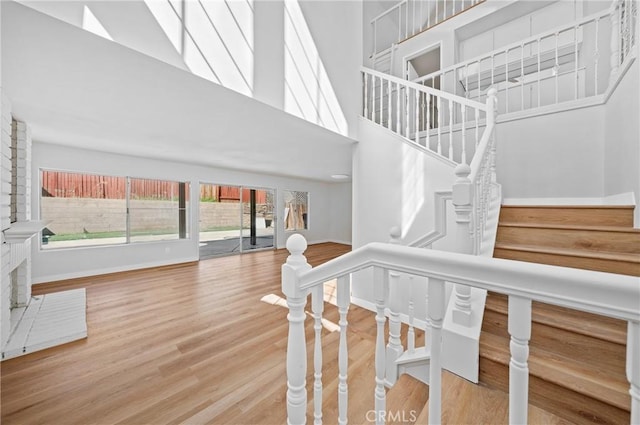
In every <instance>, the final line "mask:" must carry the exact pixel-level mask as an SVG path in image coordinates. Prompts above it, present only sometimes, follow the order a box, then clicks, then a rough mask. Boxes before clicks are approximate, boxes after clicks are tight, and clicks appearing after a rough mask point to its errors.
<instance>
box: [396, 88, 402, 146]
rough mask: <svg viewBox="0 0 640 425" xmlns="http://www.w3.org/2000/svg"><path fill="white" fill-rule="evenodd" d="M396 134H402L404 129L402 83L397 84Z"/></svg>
mask: <svg viewBox="0 0 640 425" xmlns="http://www.w3.org/2000/svg"><path fill="white" fill-rule="evenodd" d="M396 104H397V107H396V133H398V134H402V127H400V122H401V121H400V83H396Z"/></svg>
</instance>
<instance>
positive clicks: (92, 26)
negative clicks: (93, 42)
mask: <svg viewBox="0 0 640 425" xmlns="http://www.w3.org/2000/svg"><path fill="white" fill-rule="evenodd" d="M82 28H83V29H84V30H86V31H89V32H92V33H94V34H96V35H99V36H100V37H103V38H106V39H107V40H111V41H113V38H111V35H109V32H108V31H107V30H106V29H105V28H104V26H103V25H102V24H101V23H100V21H99V20H98V18H96V15H94V14H93V12H91V9H89V7H88V6H86V5H85V6H84V12H83V13H82Z"/></svg>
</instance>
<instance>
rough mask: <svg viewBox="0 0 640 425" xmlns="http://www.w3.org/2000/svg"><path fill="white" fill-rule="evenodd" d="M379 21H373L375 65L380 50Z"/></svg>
mask: <svg viewBox="0 0 640 425" xmlns="http://www.w3.org/2000/svg"><path fill="white" fill-rule="evenodd" d="M377 38H378V21H373V55H372V56H373V57H374V65H375V56H376V53H377V50H378V41H377Z"/></svg>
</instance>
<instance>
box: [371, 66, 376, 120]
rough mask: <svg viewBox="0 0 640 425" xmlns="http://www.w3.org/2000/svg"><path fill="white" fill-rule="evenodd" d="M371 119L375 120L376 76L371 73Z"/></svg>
mask: <svg viewBox="0 0 640 425" xmlns="http://www.w3.org/2000/svg"><path fill="white" fill-rule="evenodd" d="M371 121H373V122H376V76H375V75H371Z"/></svg>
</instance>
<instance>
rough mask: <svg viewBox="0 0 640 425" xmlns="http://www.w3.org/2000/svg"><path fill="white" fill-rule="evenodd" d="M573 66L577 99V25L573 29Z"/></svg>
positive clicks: (576, 96)
mask: <svg viewBox="0 0 640 425" xmlns="http://www.w3.org/2000/svg"><path fill="white" fill-rule="evenodd" d="M573 48H574V52H573V54H574V56H575V62H574V68H575V99H576V100H577V99H578V26H577V25H576V26H575V27H574V29H573Z"/></svg>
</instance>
